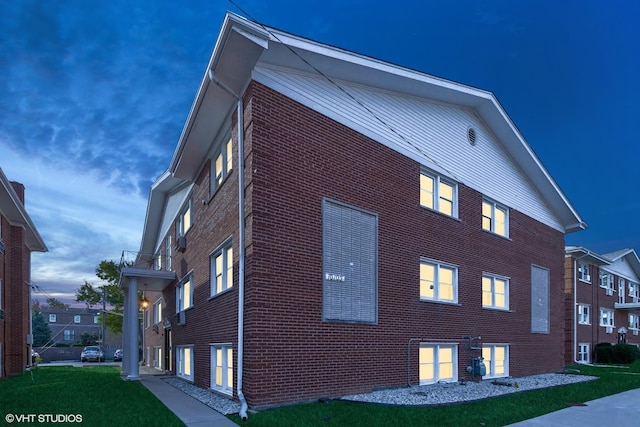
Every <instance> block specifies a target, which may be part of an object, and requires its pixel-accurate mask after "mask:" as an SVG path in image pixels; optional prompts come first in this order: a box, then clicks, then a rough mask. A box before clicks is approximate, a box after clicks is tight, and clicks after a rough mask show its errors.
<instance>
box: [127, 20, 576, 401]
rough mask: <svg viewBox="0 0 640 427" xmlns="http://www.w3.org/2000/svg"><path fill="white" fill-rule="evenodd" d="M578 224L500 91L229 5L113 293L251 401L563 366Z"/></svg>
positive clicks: (200, 374) (213, 381)
mask: <svg viewBox="0 0 640 427" xmlns="http://www.w3.org/2000/svg"><path fill="white" fill-rule="evenodd" d="M584 227H585V224H584V223H583V221H582V220H581V218H580V216H579V215H578V213H577V212H576V211H575V209H574V208H573V207H572V206H571V204H570V203H569V201H568V200H567V198H566V197H565V195H564V194H563V193H562V191H561V190H560V189H559V188H558V186H557V185H556V184H555V182H554V180H553V179H552V178H551V176H550V175H549V173H548V171H547V170H546V169H544V167H543V165H542V163H541V162H540V160H539V159H538V158H537V157H536V156H535V154H534V153H533V151H532V150H531V148H530V147H529V146H528V145H527V143H526V142H525V141H524V139H523V137H522V135H520V134H519V133H518V131H517V129H516V127H515V125H514V124H513V123H512V122H511V121H510V119H509V117H508V116H507V114H506V112H505V111H504V110H503V109H502V107H501V106H500V104H499V103H498V101H497V100H496V98H495V96H494V95H493V94H492V93H490V92H487V91H483V90H479V89H476V88H472V87H469V86H465V85H462V84H459V83H455V82H451V81H447V80H443V79H441V78H436V77H433V76H430V75H427V74H423V73H420V72H416V71H413V70H409V69H406V68H402V67H399V66H396V65H392V64H388V63H385V62H382V61H379V60H377V59H372V58H369V57H365V56H361V55H358V54H355V53H352V52H347V51H344V50H341V49H339V48H335V47H331V46H327V45H323V44H320V43H317V42H314V41H310V40H307V39H303V38H300V37H297V36H294V35H291V34H287V33H284V32H281V31H279V30H275V29H272V28H265V27H263V26H261V25H258V24H255V23H253V22H249V21H247V20H245V19H243V18H241V17H238V16H236V15H233V14H228V15H227V16H226V18H225V21H224V23H223V26H222V30H221V32H220V35H219V38H218V41H217V43H216V45H215V48H214V51H213V54H212V57H211V60H210V62H209V65H208V67H207V69H206V72H205V75H204V77H203V80H202V83H201V86H200V88H199V90H198V93H197V95H196V99H195V101H194V104H193V107H192V109H191V112H190V114H189V117H188V119H187V122H186V124H185V127H184V131H183V133H182V136H181V138H180V140H179V142H178V145H177V148H176V151H175V154H174V157H173V160H172V162H171V164H170V166H169V169H168V171H167V172H166V173H165V174H164V175H163V176H161V177H160V178H159V179H158V181H157V182H156V183H155V184H154V185H153V186H152V189H151V194H150V198H149V204H148V208H147V216H146V220H145V226H144V230H143V238H142V243H141V248H140V253H139V254H138V258H137V264H136V265H135V266H132V267H128V268H124V269H123V271H122V275H121V285H122V286H123V288H124V289H125V292H127V293H128V299H127V301H128V310H129V313H134V312H135V310H136V308H137V307H136V301H135V299H136V298H135V295H136V292H137V291H138V290H140V289H141V288H142V286H143V285H144V286H145V288H149V289H154V290H158V291H161V292H162V301H161V316H162V318H163V320H162V325H163V326H164V328H165V336H166V340H165V342H166V343H167V344H166V347H165V355H166V357H167V360H169V361H170V363H171V366H170V367H168V370H170V371H171V372H173V373H174V374H175V375H177V376H179V377H181V378H183V379H185V380H187V381H190V382H193V383H195V384H196V385H198V386H202V387H205V388H210V389H212V390H215V391H217V392H220V393H222V394H225V395H228V396H230V397H234V398H238V399H239V400H240V401H241V402H243V403H247V404H248V405H250V406H252V407H268V406H272V405H279V404H286V403H293V402H303V401H311V400H314V399H317V398H319V397H333V396H340V395H345V394H351V393H360V392H369V391H371V390H372V389H374V388H377V387H392V386H400V385H407V384H418V383H421V384H429V383H434V382H438V381H457V380H460V379H466V380H473V379H479V378H480V375H481V374H483V373H484V375H483V377H484V378H495V377H504V376H516V377H517V376H524V375H531V374H537V373H546V372H554V371H557V370H559V369H561V368H562V367H563V366H564V361H565V351H564V345H563V344H564V340H565V337H564V305H563V304H564V297H563V284H564V264H563V262H564V261H563V258H564V234H565V233H568V232H573V231H577V230H580V229H582V228H584ZM158 260H160V262H159V261H158ZM163 260H164V261H163ZM126 315H127V313H126V312H125V316H126ZM129 318H130V321H127V320H125V323H126V324H127V325H128V327H129V331H133V330H135V329H134V327H135V323H134V322H133V320H132V319H133V316H129ZM158 320H159V319H158ZM129 342H130V343H131V344H130V345H131V346H133V345H134V343H135V342H136V341H135V337H133V338H132V336H131V335H129ZM125 355H126V354H125ZM478 357H484V364H485V366H486V372H482V370H481V369H479V368H476V369H475V370H474V369H473V366H475V364H476V363H477V361H478V360H479V359H478ZM134 359H135V357H132V360H130V361H126V360H125V362H127V363H123V366H124V368H123V369H129V371H130V372H129V374H130V376H131V378H132V379H135V378H136V377H137V360H134ZM467 367H471V369H470V370H471V372H469V370H468V369H467Z"/></svg>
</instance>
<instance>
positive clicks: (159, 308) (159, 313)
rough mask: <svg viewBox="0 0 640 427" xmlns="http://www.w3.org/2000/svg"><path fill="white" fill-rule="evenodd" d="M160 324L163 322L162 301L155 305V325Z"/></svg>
mask: <svg viewBox="0 0 640 427" xmlns="http://www.w3.org/2000/svg"><path fill="white" fill-rule="evenodd" d="M160 322H162V300H158V301H156V302H155V303H154V304H153V324H154V325H157V324H158V323H160Z"/></svg>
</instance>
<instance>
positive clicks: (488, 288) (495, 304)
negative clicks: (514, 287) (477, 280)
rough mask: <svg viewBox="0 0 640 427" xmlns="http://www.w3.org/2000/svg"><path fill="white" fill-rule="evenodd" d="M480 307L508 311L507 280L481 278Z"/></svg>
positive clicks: (491, 277) (485, 276)
mask: <svg viewBox="0 0 640 427" xmlns="http://www.w3.org/2000/svg"><path fill="white" fill-rule="evenodd" d="M482 306H483V307H487V308H499V309H503V310H508V309H509V279H507V278H505V277H498V276H492V275H487V274H485V275H483V276H482Z"/></svg>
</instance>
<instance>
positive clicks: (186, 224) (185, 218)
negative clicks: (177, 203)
mask: <svg viewBox="0 0 640 427" xmlns="http://www.w3.org/2000/svg"><path fill="white" fill-rule="evenodd" d="M191 219H192V218H191V200H189V201H188V202H187V204H186V205H185V207H184V208H182V210H181V211H180V215H179V216H178V221H177V222H176V236H177V237H181V236H184V235H185V234H187V231H189V229H190V228H191Z"/></svg>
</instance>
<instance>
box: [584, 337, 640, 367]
mask: <svg viewBox="0 0 640 427" xmlns="http://www.w3.org/2000/svg"><path fill="white" fill-rule="evenodd" d="M593 353H594V358H593V360H594V361H595V362H596V363H616V364H629V363H633V362H634V361H635V360H636V359H639V358H640V350H638V347H636V346H635V345H631V344H615V345H611V344H610V343H606V342H605V343H598V344H596V346H595V348H594V350H593Z"/></svg>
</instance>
